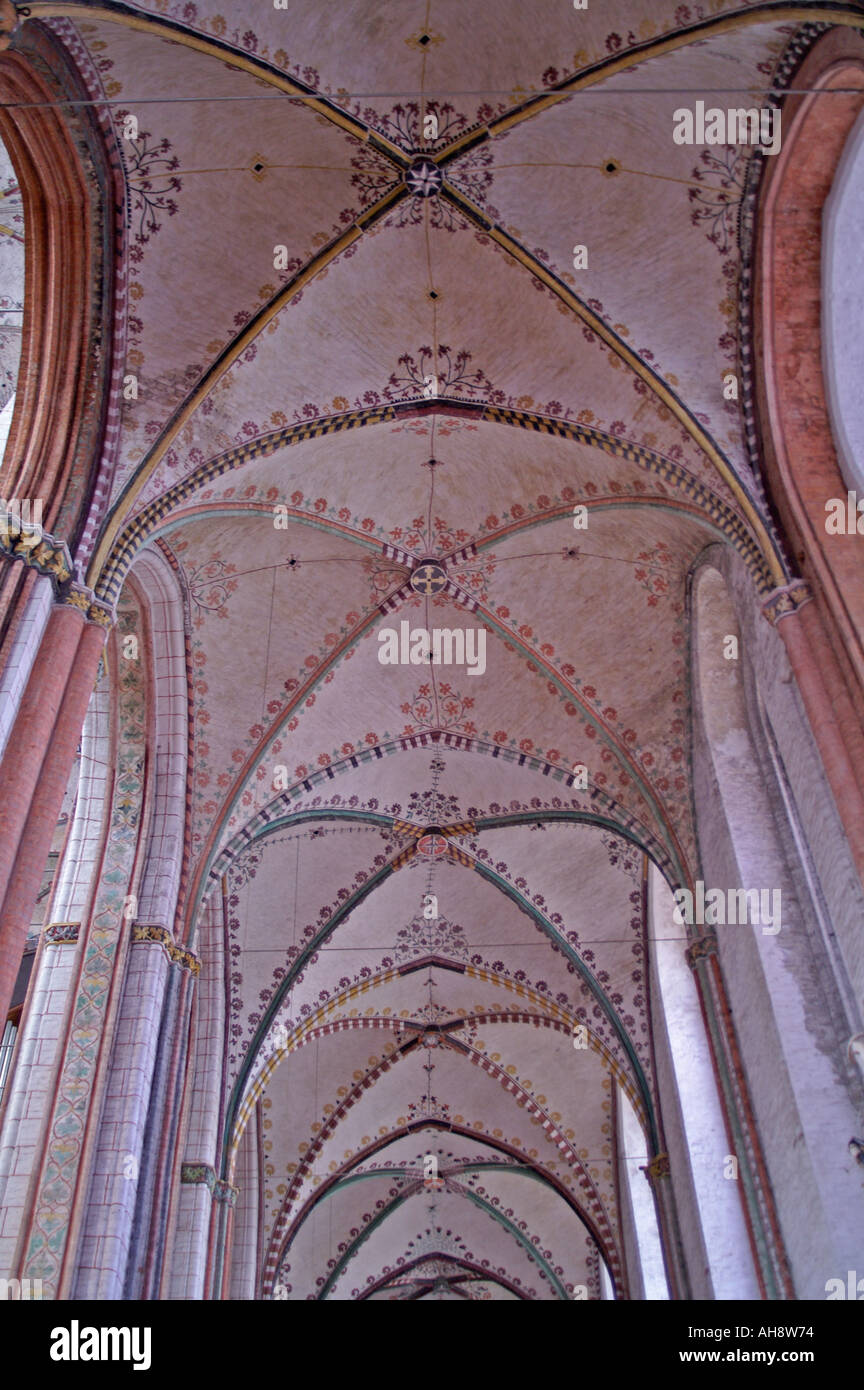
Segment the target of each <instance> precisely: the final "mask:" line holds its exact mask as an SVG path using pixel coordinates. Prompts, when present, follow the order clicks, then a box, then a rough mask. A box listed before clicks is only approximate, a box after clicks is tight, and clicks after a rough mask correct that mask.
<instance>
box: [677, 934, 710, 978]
mask: <svg viewBox="0 0 864 1390" xmlns="http://www.w3.org/2000/svg"><path fill="white" fill-rule="evenodd" d="M716 954H717V933H716V931H706V932H705V933H704V935H702V936H696V937H694V938H693V940H692V941H691V942H690V943H689V945H688V946H687V947H686V949H685V951H684V959H685V960H686V962H687V964H688V965H689V966H690V969H691V970H695V968H696V966H697V965H698V963H699V961H700V960H705V958H706V957H707V956H716Z"/></svg>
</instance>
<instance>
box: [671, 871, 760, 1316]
mask: <svg viewBox="0 0 864 1390" xmlns="http://www.w3.org/2000/svg"><path fill="white" fill-rule="evenodd" d="M649 884H650V887H649V924H650V933H651V941H652V946H653V955H654V959H655V961H656V967H657V974H658V980H659V984H660V993H661V996H662V1006H663V1009H662V1015H661V1017H659V1018H658V1019H657V1022H656V1024H655V1028H656V1027H657V1026H658V1025H659V1024H660V1022H661V1018H662V1023H663V1026H664V1027H665V1031H666V1036H667V1039H668V1042H669V1048H670V1053H671V1062H672V1067H673V1069H674V1083H675V1092H676V1094H677V1099H678V1109H679V1113H680V1117H681V1123H680V1125H675V1126H674V1127H672V1128H671V1129H670V1125H669V1116H668V1115H666V1114H665V1111H664V1119H665V1122H666V1131H667V1135H669V1137H670V1141H671V1138H672V1136H673V1135H674V1138H675V1139H676V1140H677V1141H678V1143H677V1145H676V1148H677V1150H678V1152H677V1153H676V1154H674V1155H673V1152H672V1143H671V1142H670V1164H671V1171H672V1177H673V1182H674V1181H675V1180H676V1179H677V1178H678V1177H679V1171H678V1170H679V1166H680V1164H681V1163H682V1162H683V1163H686V1164H687V1167H688V1169H689V1174H690V1178H691V1182H692V1186H693V1190H694V1194H695V1210H694V1211H693V1212H692V1215H693V1216H694V1217H695V1219H696V1220H697V1221H698V1223H699V1226H700V1228H701V1237H702V1239H701V1240H700V1241H699V1247H701V1249H702V1250H703V1251H704V1254H705V1259H706V1261H707V1269H706V1270H705V1271H704V1272H705V1273H706V1274H707V1280H706V1281H705V1282H704V1283H703V1282H702V1281H701V1280H699V1279H698V1277H697V1276H698V1273H699V1269H698V1267H696V1268H694V1267H693V1265H692V1264H691V1265H690V1276H691V1281H692V1283H693V1289H692V1292H693V1296H694V1297H695V1298H712V1297H713V1298H715V1299H731V1298H758V1297H759V1283H758V1280H757V1277H756V1272H755V1269H754V1267H753V1260H752V1255H751V1251H750V1242H749V1237H748V1234H747V1227H746V1225H745V1222H744V1213H743V1210H742V1207H741V1198H740V1194H739V1192H738V1182H737V1180H735V1179H730V1178H726V1177H724V1171H725V1170H727V1164H726V1158H727V1156H728V1154H729V1140H728V1137H727V1134H726V1128H725V1124H724V1120H723V1112H722V1109H721V1104H720V1097H719V1095H718V1093H717V1083H716V1081H715V1078H714V1067H713V1064H712V1061H711V1051H710V1048H709V1044H708V1038H707V1036H706V1033H705V1024H704V1021H703V1018H702V1010H701V1007H700V1004H699V993H698V990H697V987H696V981H695V979H694V978H693V973H692V971H691V969H690V967H689V966H688V964H687V962H686V960H685V957H684V950H685V945H686V942H685V940H684V939H683V938H684V931H685V929H684V927H683V925H682V926H679V925H678V924H677V923H676V922H675V920H674V918H673V908H674V906H675V903H674V899H673V897H672V893H671V891H670V889H669V888H668V886H667V884H666V882H665V880H664V879H663V876H662V874H660V872H659V870H658V869H656V868H655V866H654V865H653V864H652V865H651V868H650V880H649ZM680 1186H681V1184H680V1183H676V1186H675V1193H676V1197H677V1196H678V1194H679V1191H680ZM681 1208H682V1204H681V1203H680V1202H679V1217H681V1219H682V1225H683V1222H684V1219H685V1213H684V1212H683V1211H682V1209H681ZM688 1214H689V1213H688ZM686 1234H688V1233H686V1232H685V1231H683V1230H682V1237H684V1236H686ZM689 1234H691V1235H692V1234H693V1233H689ZM689 1244H690V1246H691V1248H692V1247H693V1245H695V1242H694V1241H692V1240H691V1241H690V1242H689ZM697 1248H698V1247H697ZM688 1253H689V1252H688ZM688 1263H689V1262H688Z"/></svg>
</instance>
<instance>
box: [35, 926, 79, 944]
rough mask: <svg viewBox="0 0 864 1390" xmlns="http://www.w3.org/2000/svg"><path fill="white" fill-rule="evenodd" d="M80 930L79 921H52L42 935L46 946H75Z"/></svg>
mask: <svg viewBox="0 0 864 1390" xmlns="http://www.w3.org/2000/svg"><path fill="white" fill-rule="evenodd" d="M80 932H81V923H80V922H52V923H51V925H50V926H48V927H46V928H45V930H44V932H43V933H42V936H43V938H44V941H45V945H46V946H77V944H78V937H79V934H80Z"/></svg>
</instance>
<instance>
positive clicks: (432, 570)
mask: <svg viewBox="0 0 864 1390" xmlns="http://www.w3.org/2000/svg"><path fill="white" fill-rule="evenodd" d="M446 583H447V576H446V574H445V573H444V570H443V569H442V568H441V566H440V565H436V564H434V563H431V562H430V563H427V564H425V565H421V566H420V567H419V569H416V570H414V572H413V574H412V575H411V588H412V589H413V590H414V592H415V593H416V594H424V595H425V596H426V597H429V596H430V595H432V594H440V592H441V590H442V589H443V588H444V587H445V585H446Z"/></svg>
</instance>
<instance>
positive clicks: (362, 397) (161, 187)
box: [33, 0, 796, 1299]
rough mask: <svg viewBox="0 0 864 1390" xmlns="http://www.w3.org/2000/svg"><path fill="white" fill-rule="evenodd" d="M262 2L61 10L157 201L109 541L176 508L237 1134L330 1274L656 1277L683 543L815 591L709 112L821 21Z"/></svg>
mask: <svg viewBox="0 0 864 1390" xmlns="http://www.w3.org/2000/svg"><path fill="white" fill-rule="evenodd" d="M228 8H229V11H230V13H229V15H228V17H227V18H222V17H221V16H220V15H219V14H218V13H217V12H216V9H217V7H216V5H215V4H213V3H208V4H202V3H194V4H193V3H188V4H182V3H165V0H162V2H161V3H153V4H150V5H139V6H136V7H123V6H119V5H118V6H112V7H110V8H109V7H107V6H106V7H104V8H101V9H100V8H99V7H98V6H89V5H88V6H87V7H86V14H85V13H83V12H82V10H83V7H81V6H78V5H75V4H67V5H52V4H39V3H36V4H35V5H34V6H33V12H34V14H35V15H36V16H37V17H40V18H44V19H46V22H48V23H49V24H51V26H52V27H53V28H54V30H55V31H56V33H57V34H58V36H60V37H61V38H62V39H63V40H64V41H65V42H66V43H67V44H68V45H69V47H70V49H71V51H72V52H73V54H74V56H75V57H76V60H77V61H78V62H79V64H80V66H81V68H82V70H83V72H84V74H85V78H86V80H87V81H88V82H89V83H90V85H91V90H92V92H93V94H94V95H102V96H104V97H105V98H107V99H108V100H109V101H110V102H111V103H112V107H111V109H112V112H113V118H114V128H115V134H116V140H117V151H118V154H119V157H120V158H121V159H122V163H123V169H124V176H125V179H126V182H127V187H128V191H129V208H130V218H129V221H128V227H127V238H128V264H129V275H128V282H127V284H126V286H125V294H126V296H127V300H126V306H125V307H126V319H125V332H126V363H127V365H126V371H127V372H128V373H132V374H133V375H134V376H135V377H136V378H137V398H134V399H129V400H126V401H125V402H124V408H123V417H122V449H121V459H120V468H119V471H118V476H117V479H116V484H115V489H114V493H113V496H112V498H111V504H110V511H109V513H108V515H107V517H106V520H105V523H104V526H103V530H102V535H101V539H100V540H99V542H98V544H97V545H96V547H95V550H94V558H93V561H92V565H91V569H90V578H91V581H92V582H95V583H96V585H97V590H98V591H99V592H101V593H103V594H105V595H106V596H108V597H113V596H115V595H116V593H117V592H118V590H119V587H120V585H121V584H122V582H123V579H124V577H125V574H126V573H127V571H128V568H129V565H130V563H131V562H132V561H133V560H134V555H135V553H136V550H137V549H138V548H139V547H140V546H141V545H142V544H146V545H149V546H157V547H159V548H160V549H161V551H162V552H163V554H164V555H165V556H166V557H167V558H168V559H169V561H170V562H171V564H172V565H173V566H174V567H175V569H176V570H177V572H178V574H179V575H180V576H181V577H182V581H183V584H184V586H185V590H186V593H187V597H188V612H189V619H190V628H191V663H192V669H193V673H194V678H193V690H194V709H193V710H192V713H191V719H192V748H193V760H194V768H193V793H194V794H193V799H192V811H191V823H190V825H189V827H188V847H189V855H190V881H191V883H192V893H191V895H190V902H191V903H193V904H194V903H197V902H198V901H200V899H201V898H202V896H203V895H205V894H207V893H211V894H214V895H216V896H218V894H219V892H220V891H221V888H222V886H223V885H224V892H225V900H226V909H227V921H228V937H227V940H226V950H227V951H228V956H229V963H230V968H229V971H228V977H229V992H230V1000H229V1011H230V1020H231V1026H230V1039H229V1046H228V1049H227V1052H226V1056H225V1087H224V1091H225V1114H224V1124H225V1134H226V1139H227V1142H228V1145H229V1150H230V1152H232V1153H235V1152H236V1151H237V1149H238V1148H242V1144H243V1143H244V1142H245V1141H244V1138H243V1135H244V1132H245V1126H247V1125H256V1124H260V1125H261V1127H262V1128H261V1131H260V1133H261V1139H262V1145H263V1152H264V1167H263V1172H262V1191H263V1194H264V1196H263V1206H264V1231H263V1243H262V1250H265V1251H268V1252H269V1264H268V1267H269V1269H270V1270H271V1272H272V1270H273V1269H274V1268H277V1269H278V1275H277V1277H276V1286H277V1290H278V1291H281V1293H282V1294H287V1296H289V1297H291V1298H307V1297H318V1298H324V1297H326V1298H337V1299H338V1298H357V1297H361V1296H362V1297H369V1298H376V1299H380V1298H417V1299H421V1298H433V1299H434V1298H503V1299H508V1298H541V1299H542V1298H551V1299H556V1298H564V1297H569V1296H572V1290H573V1289H574V1288H576V1287H577V1286H580V1285H581V1286H584V1287H586V1288H587V1289H588V1290H589V1295H590V1296H592V1297H597V1296H599V1278H600V1260H603V1261H605V1262H606V1264H607V1266H608V1269H609V1271H610V1273H611V1275H612V1278H613V1280H614V1282H615V1285H616V1287H617V1290H618V1292H619V1294H620V1295H622V1296H626V1293H627V1288H628V1285H627V1277H626V1272H625V1269H624V1265H623V1255H622V1239H621V1229H620V1221H619V1208H620V1193H619V1191H618V1170H617V1162H616V1153H615V1132H614V1131H615V1116H616V1107H617V1106H619V1105H627V1106H629V1105H632V1106H633V1107H634V1109H635V1112H636V1114H637V1116H638V1118H639V1121H640V1123H641V1125H642V1126H643V1131H644V1136H645V1137H644V1150H643V1154H642V1155H641V1159H642V1161H643V1162H647V1161H648V1158H649V1157H650V1156H651V1155H652V1154H653V1153H654V1152H656V1150H657V1144H658V1134H659V1130H658V1125H659V1124H660V1122H661V1118H662V1117H660V1115H659V1113H658V1097H657V1090H656V1082H655V1076H654V1066H653V1056H652V1019H651V1017H650V1010H649V1001H648V992H647V968H648V942H647V940H646V925H645V914H644V906H643V900H644V894H643V881H644V872H645V864H646V859H645V856H646V854H650V856H651V857H652V858H653V859H654V860H655V861H656V862H657V863H658V864H659V865H660V867H661V868H662V869H663V871H664V872H665V874H666V875H667V878H668V879H669V881H670V882H672V883H678V882H684V881H686V880H687V879H688V878H690V877H695V876H696V872H697V868H698V865H697V860H696V845H695V839H694V826H693V815H692V794H691V793H692V787H691V755H690V741H689V740H690V721H689V692H688V673H687V661H688V619H687V587H686V584H687V574H688V570H689V569H690V567H691V566H692V564H693V562H694V561H695V560H696V558H697V557H698V555H699V554H700V552H701V551H702V550H703V549H704V548H705V547H706V546H707V545H710V544H715V543H717V542H722V543H724V544H727V545H729V546H732V547H734V548H735V549H736V550H737V551H738V552H739V553H740V554H741V556H742V557H743V559H744V561H745V562H746V564H747V565H748V567H749V570H750V573H751V575H752V578H753V581H754V584H755V585H756V588H757V590H759V591H760V592H765V591H767V590H768V589H770V588H771V587H773V586H774V585H775V584H777V583H782V582H783V570H782V563H781V561H780V560H779V559H778V558H777V555H776V553H775V550H774V549H773V548H772V541H771V536H770V524H769V522H768V521H767V515H766V511H765V508H764V505H763V501H762V497H761V492H760V485H759V483H758V480H757V478H756V477H755V476H754V474H753V472H752V471H751V461H750V457H749V454H748V451H747V441H746V434H745V428H744V420H743V415H742V411H741V402H740V401H729V400H726V399H724V381H723V375H724V372H727V371H729V370H736V371H737V370H738V314H739V280H740V271H741V261H740V245H739V234H740V230H741V229H740V214H741V207H742V197H743V194H744V190H745V177H746V175H747V169H748V161H749V152H748V151H747V150H746V149H740V148H735V147H714V148H710V149H708V150H702V149H699V148H694V147H690V146H686V145H685V146H681V145H676V144H675V143H673V141H672V138H671V132H672V125H673V121H672V113H673V111H674V110H675V109H676V108H677V107H679V106H680V105H682V103H684V102H687V103H691V102H692V101H695V100H696V99H697V98H698V96H699V95H700V94H701V93H712V94H713V95H712V96H711V97H710V101H712V102H714V103H715V104H717V105H720V106H724V105H727V104H728V105H732V106H740V105H748V104H753V103H756V104H758V103H759V102H760V100H761V99H762V98H761V95H760V94H761V93H763V92H764V88H765V87H766V86H767V85H769V84H770V82H771V80H772V75H773V74H775V72H776V70H777V64H778V61H779V60H780V58H781V55H782V54H783V52H784V50H785V49H786V48H787V46H788V44H789V42H790V39H791V38H792V35H793V34H794V33H795V32H796V29H795V25H794V24H793V23H792V22H791V18H790V17H787V16H786V12H785V10H784V8H783V7H782V6H780V7H778V6H773V7H766V6H761V7H760V6H735V5H724V4H723V3H722V0H721V3H719V4H712V5H710V6H708V7H704V9H705V13H703V7H701V6H682V5H679V4H676V3H673V2H672V0H652V3H647V0H645V2H644V3H632V2H631V0H628V3H626V4H624V3H623V0H605V3H603V4H597V5H594V4H591V5H590V6H589V7H588V9H587V10H585V11H577V10H574V8H573V7H572V6H571V5H569V4H568V3H565V0H560V3H557V4H551V3H550V4H545V5H540V6H537V5H518V4H515V3H514V4H508V5H500V6H494V7H492V10H491V11H490V9H489V7H485V8H484V7H478V6H474V5H465V4H464V3H463V2H462V0H431V2H430V3H425V0H424V2H423V3H420V2H419V0H418V3H411V4H405V3H402V2H401V0H399V3H397V0H382V2H381V3H375V4H369V3H368V0H364V2H363V3H360V0H358V2H357V3H346V0H339V3H338V4H337V3H335V0H316V2H315V3H314V4H312V3H299V0H297V3H294V0H291V3H289V4H288V7H287V9H285V10H282V9H276V8H275V7H267V6H251V5H244V4H242V3H234V4H232V5H231V6H230V7H228ZM487 16H488V17H487ZM685 90H686V92H687V93H689V95H688V96H686V97H682V95H681V92H682V91H685ZM727 91H728V93H729V99H728V101H727V99H726V96H725V95H724V93H725V92H727ZM313 94H314V95H313ZM130 115H131V116H134V117H135V118H136V119H137V122H138V130H137V134H135V133H134V127H132V129H133V136H132V138H126V136H125V135H124V131H126V132H127V133H128V131H129V129H130V127H129V126H128V125H127V124H126V120H127V117H128V116H130ZM430 115H431V116H434V117H435V120H434V121H432V122H430V121H428V120H427V118H428V117H429V116H430ZM436 129H437V136H436V135H435V133H434V132H435V130H436ZM577 246H584V247H586V248H587V257H588V263H587V267H585V268H579V269H577V268H576V267H575V265H574V248H576V247H577ZM576 259H577V260H578V257H577V258H576ZM430 386H431V389H430ZM579 507H585V508H586V509H587V512H586V514H585V515H586V516H587V525H586V526H584V528H582V527H578V528H577V527H576V526H575V525H574V521H575V520H576V519H577V517H580V514H579V513H578V512H575V513H574V509H578V508H579ZM580 519H581V518H580ZM429 557H434V558H435V559H436V560H437V561H438V562H439V563H440V565H441V567H442V570H443V572H444V575H445V577H446V585H445V587H442V588H441V589H440V590H439V591H438V592H437V593H434V594H431V595H427V594H424V593H422V592H418V591H417V590H416V589H415V588H414V587H412V583H411V574H412V571H413V570H415V569H416V568H417V566H418V565H419V564H420V562H421V561H423V560H424V559H428V558H429ZM404 620H408V621H409V622H410V623H411V625H412V626H415V627H425V628H429V629H433V628H449V629H459V628H462V629H465V628H471V627H473V628H476V629H482V630H483V631H485V633H486V644H487V645H486V659H485V670H483V671H482V673H481V672H479V670H478V671H477V672H475V673H473V674H471V673H469V669H468V668H467V667H466V666H462V667H459V666H435V665H434V664H427V665H425V666H417V665H411V664H401V665H384V664H382V663H381V662H380V661H379V659H378V653H379V642H378V635H379V633H380V632H381V630H382V629H383V628H386V627H392V628H395V629H397V630H398V628H399V624H400V623H401V622H402V621H404ZM581 767H584V769H585V770H586V782H587V784H586V785H582V782H581V781H580V778H579V776H578V774H577V775H574V769H579V768H581ZM424 909H425V915H424ZM580 1024H581V1025H583V1027H584V1028H585V1029H586V1030H587V1032H586V1033H585V1034H584V1035H583V1039H582V1040H585V1039H586V1038H587V1046H585V1047H584V1048H579V1047H574V1040H575V1039H576V1036H577V1034H576V1030H577V1028H578V1026H579V1025H580ZM429 1155H431V1156H433V1157H434V1158H435V1160H436V1163H437V1174H438V1178H437V1180H434V1179H433V1178H430V1172H431V1171H432V1168H431V1167H430V1165H429V1164H428V1156H429ZM634 1156H635V1155H634ZM232 1172H233V1170H232ZM268 1287H269V1286H268Z"/></svg>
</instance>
